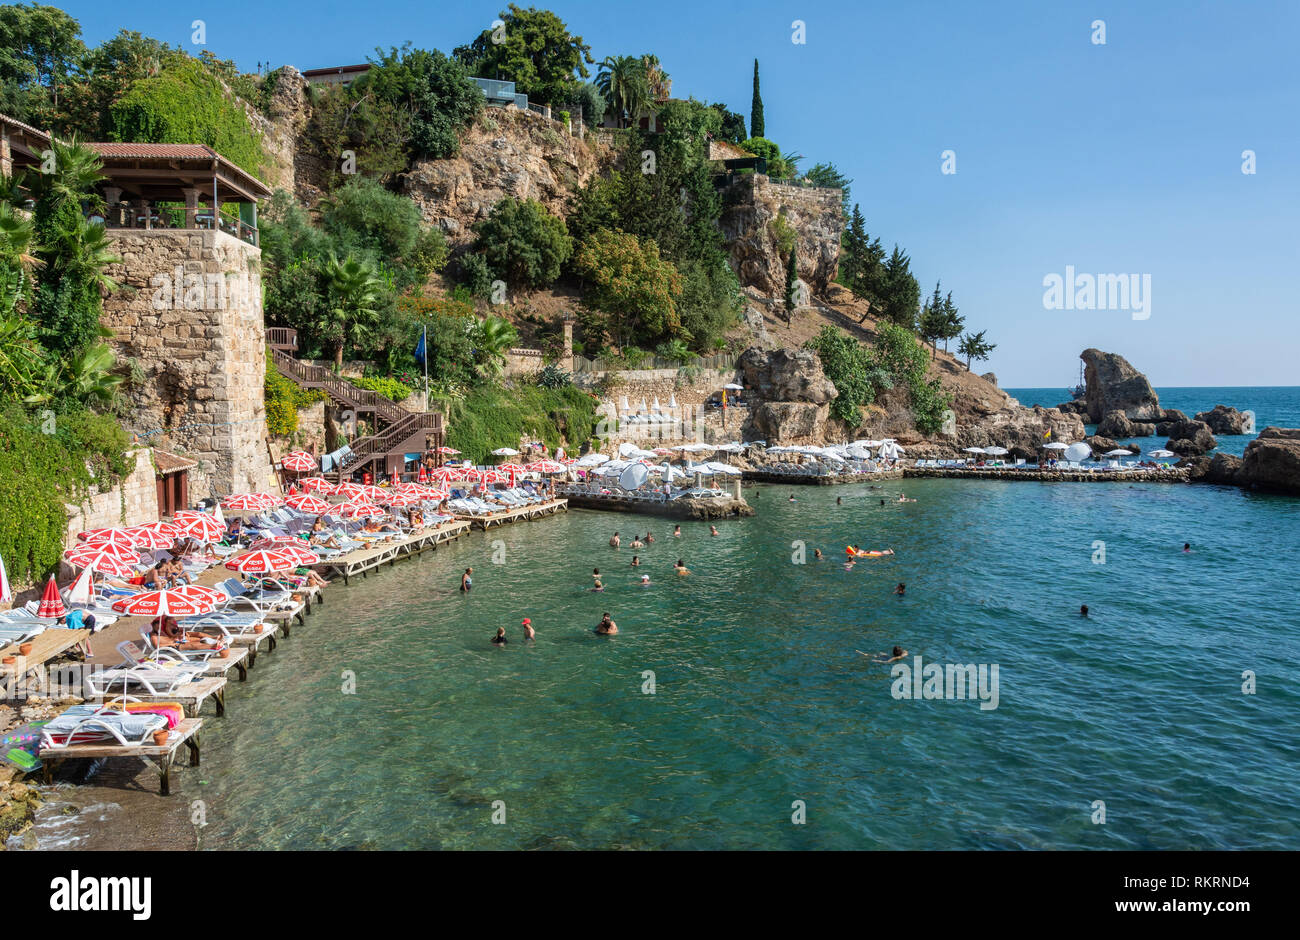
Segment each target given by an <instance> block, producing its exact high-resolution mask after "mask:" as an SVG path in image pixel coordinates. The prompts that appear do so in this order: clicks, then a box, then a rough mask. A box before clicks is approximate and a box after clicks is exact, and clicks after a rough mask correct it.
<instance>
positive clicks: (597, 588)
mask: <svg viewBox="0 0 1300 940" xmlns="http://www.w3.org/2000/svg"><path fill="white" fill-rule="evenodd" d="M591 590H592V591H593V592H594V593H596V594H599V593H600V592H601V591H603V590H605V585H603V584H601V583H600V578H597V579H596V586H595V587H593V588H592V589H591Z"/></svg>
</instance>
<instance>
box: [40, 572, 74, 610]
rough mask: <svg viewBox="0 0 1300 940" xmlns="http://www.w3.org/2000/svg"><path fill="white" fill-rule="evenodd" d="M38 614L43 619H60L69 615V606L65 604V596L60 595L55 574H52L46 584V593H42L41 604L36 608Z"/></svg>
mask: <svg viewBox="0 0 1300 940" xmlns="http://www.w3.org/2000/svg"><path fill="white" fill-rule="evenodd" d="M36 616H37V617H40V618H41V619H42V620H58V619H59V618H60V617H66V616H68V608H66V607H64V606H63V598H61V597H59V588H58V585H56V584H55V583H54V575H50V580H49V582H48V583H46V585H45V593H44V594H42V595H41V606H40V607H38V608H37V609H36Z"/></svg>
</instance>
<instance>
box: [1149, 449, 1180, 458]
mask: <svg viewBox="0 0 1300 940" xmlns="http://www.w3.org/2000/svg"><path fill="white" fill-rule="evenodd" d="M1147 456H1148V457H1176V456H1178V455H1177V454H1175V453H1174V452H1173V451H1172V450H1164V449H1163V448H1162V449H1160V450H1153V451H1151V453H1149V454H1147Z"/></svg>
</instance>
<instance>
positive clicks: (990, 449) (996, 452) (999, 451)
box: [984, 447, 1011, 457]
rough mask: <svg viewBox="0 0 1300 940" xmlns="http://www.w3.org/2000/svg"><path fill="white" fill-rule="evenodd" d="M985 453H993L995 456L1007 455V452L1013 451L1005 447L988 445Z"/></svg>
mask: <svg viewBox="0 0 1300 940" xmlns="http://www.w3.org/2000/svg"><path fill="white" fill-rule="evenodd" d="M984 453H986V454H992V455H993V456H994V457H1005V456H1006V455H1007V454H1009V453H1011V451H1009V450H1007V449H1006V448H1005V447H986V448H984Z"/></svg>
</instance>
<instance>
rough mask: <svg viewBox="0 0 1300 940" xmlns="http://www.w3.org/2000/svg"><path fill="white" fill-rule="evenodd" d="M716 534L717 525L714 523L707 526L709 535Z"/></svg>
mask: <svg viewBox="0 0 1300 940" xmlns="http://www.w3.org/2000/svg"><path fill="white" fill-rule="evenodd" d="M717 534H718V527H717V526H715V525H711V526H709V535H717Z"/></svg>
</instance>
